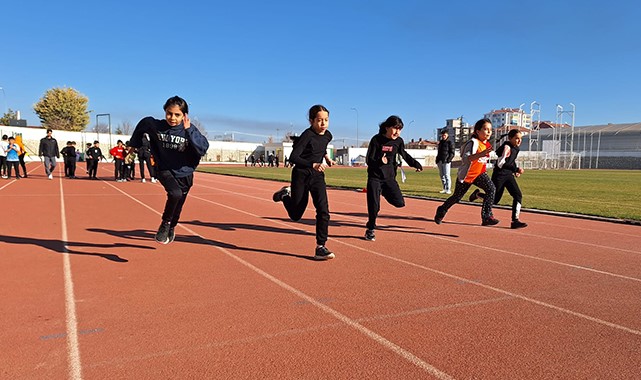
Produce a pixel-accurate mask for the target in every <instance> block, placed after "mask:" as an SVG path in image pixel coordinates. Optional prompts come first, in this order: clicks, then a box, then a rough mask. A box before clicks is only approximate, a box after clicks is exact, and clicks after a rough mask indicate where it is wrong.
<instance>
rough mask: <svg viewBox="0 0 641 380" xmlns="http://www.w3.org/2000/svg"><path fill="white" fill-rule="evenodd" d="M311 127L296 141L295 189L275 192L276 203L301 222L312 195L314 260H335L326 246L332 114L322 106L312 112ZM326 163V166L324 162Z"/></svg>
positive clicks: (285, 188) (294, 162)
mask: <svg viewBox="0 0 641 380" xmlns="http://www.w3.org/2000/svg"><path fill="white" fill-rule="evenodd" d="M309 123H310V127H309V128H308V129H306V130H305V131H304V132H303V133H302V134H301V135H300V136H299V137H298V138H297V139H296V141H295V142H294V146H293V150H292V153H291V155H290V156H289V161H290V162H291V163H292V164H294V168H293V169H292V181H291V186H285V187H283V188H282V189H280V190H278V191H277V192H276V193H274V196H273V200H274V202H281V201H282V202H283V205H284V206H285V209H286V210H287V214H288V215H289V217H290V219H291V220H293V221H298V220H300V218H301V217H302V216H303V213H304V212H305V209H306V208H307V202H308V200H309V195H310V194H311V195H312V202H314V207H316V250H315V252H314V259H316V260H328V259H333V258H334V253H332V252H331V251H330V250H329V249H327V247H325V243H326V242H327V235H328V229H329V203H328V201H327V188H326V185H325V173H324V172H325V169H327V168H328V167H329V166H332V165H334V164H335V162H334V161H333V160H331V159H330V157H329V156H328V155H327V145H328V144H329V142H330V141H332V134H331V133H330V132H329V130H327V128H328V127H329V111H328V110H327V108H325V107H323V106H322V105H319V104H318V105H315V106H313V107H312V108H310V110H309ZM323 160H325V162H326V163H324V162H323Z"/></svg>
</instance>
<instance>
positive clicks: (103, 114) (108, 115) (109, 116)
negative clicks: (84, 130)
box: [96, 113, 112, 147]
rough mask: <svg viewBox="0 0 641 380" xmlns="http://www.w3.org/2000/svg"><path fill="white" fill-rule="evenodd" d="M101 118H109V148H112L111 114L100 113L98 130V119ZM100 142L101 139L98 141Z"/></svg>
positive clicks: (97, 115)
mask: <svg viewBox="0 0 641 380" xmlns="http://www.w3.org/2000/svg"><path fill="white" fill-rule="evenodd" d="M99 116H107V119H108V123H109V124H108V125H109V146H110V147H111V144H112V143H111V114H109V113H98V114H96V129H97V128H98V117H99ZM98 140H100V139H98Z"/></svg>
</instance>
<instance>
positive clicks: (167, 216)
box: [129, 96, 209, 244]
mask: <svg viewBox="0 0 641 380" xmlns="http://www.w3.org/2000/svg"><path fill="white" fill-rule="evenodd" d="M163 109H164V110H165V119H164V120H157V119H154V118H153V117H151V116H149V117H146V118H144V119H142V120H140V122H138V125H136V129H134V133H133V135H132V136H131V141H130V145H131V147H130V148H129V153H133V152H134V150H135V148H140V147H141V146H142V138H143V135H144V134H145V133H147V134H148V136H149V147H150V149H151V154H152V155H153V156H154V159H155V161H156V165H157V167H158V170H157V172H156V178H157V179H158V180H159V181H160V183H161V184H162V185H163V187H164V188H165V191H166V192H167V201H166V202H165V209H164V211H163V214H162V221H161V223H160V227H158V232H156V235H155V239H156V242H158V243H160V244H169V243H171V242H172V241H174V238H175V236H176V235H175V232H174V228H175V227H176V225H177V224H178V220H179V219H180V213H181V212H182V208H183V205H184V204H185V200H186V199H187V194H188V193H189V189H191V187H192V185H193V183H194V170H196V167H197V166H198V164H199V163H200V158H201V157H202V156H204V155H205V154H206V153H207V149H209V141H207V138H205V136H203V135H202V134H201V133H200V131H199V130H198V128H196V127H192V125H191V123H190V121H189V116H188V113H189V106H188V105H187V102H186V101H185V100H184V99H182V98H180V97H178V96H174V97H171V98H169V99H167V102H165V105H164V106H163Z"/></svg>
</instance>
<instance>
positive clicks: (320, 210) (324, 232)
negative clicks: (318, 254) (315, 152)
mask: <svg viewBox="0 0 641 380" xmlns="http://www.w3.org/2000/svg"><path fill="white" fill-rule="evenodd" d="M310 179H311V181H310V184H309V188H310V194H311V196H312V203H313V204H314V207H315V208H316V244H317V245H325V243H326V242H327V236H328V232H329V201H328V199H327V187H326V185H325V175H324V174H322V173H319V174H316V175H313V176H311V178H310Z"/></svg>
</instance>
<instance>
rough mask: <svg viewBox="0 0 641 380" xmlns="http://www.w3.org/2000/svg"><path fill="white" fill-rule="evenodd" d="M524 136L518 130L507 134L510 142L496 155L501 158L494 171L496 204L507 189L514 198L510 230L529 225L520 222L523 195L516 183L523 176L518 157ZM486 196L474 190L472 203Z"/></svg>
mask: <svg viewBox="0 0 641 380" xmlns="http://www.w3.org/2000/svg"><path fill="white" fill-rule="evenodd" d="M522 137H523V136H522V134H521V132H520V131H519V130H518V129H512V130H510V132H509V133H508V134H507V138H508V141H506V142H504V143H503V144H502V145H501V146H500V147H499V148H498V149H497V150H496V154H497V155H498V156H499V159H498V161H497V162H496V166H495V167H494V170H493V171H492V183H494V186H495V187H496V193H495V195H494V204H498V203H499V202H500V201H501V197H503V191H505V189H507V191H508V193H510V195H511V196H512V224H511V225H510V228H524V227H527V223H523V222H521V221H520V220H519V214H520V213H521V202H522V201H523V195H522V194H521V189H519V185H518V183H516V178H515V177H520V176H521V174H523V168H520V167H518V166H516V157H517V156H518V155H519V147H520V146H521V141H522ZM485 197H486V195H485V194H483V193H481V192H480V191H479V189H476V190H474V192H473V193H472V195H470V202H474V201H475V200H477V199H478V198H483V199H485Z"/></svg>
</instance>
